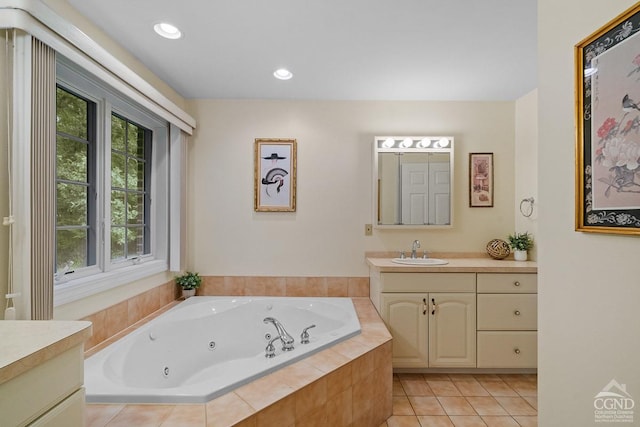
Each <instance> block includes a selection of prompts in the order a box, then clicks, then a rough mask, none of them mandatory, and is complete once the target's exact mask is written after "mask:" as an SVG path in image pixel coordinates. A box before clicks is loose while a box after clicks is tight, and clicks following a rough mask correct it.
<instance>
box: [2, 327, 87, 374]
mask: <svg viewBox="0 0 640 427" xmlns="http://www.w3.org/2000/svg"><path fill="white" fill-rule="evenodd" d="M90 336H91V322H85V321H59V320H2V321H0V384H2V383H4V382H7V381H9V380H10V379H12V378H14V377H17V376H18V375H20V374H22V373H24V372H26V371H28V370H29V369H32V368H33V367H35V366H37V365H39V364H41V363H43V362H46V361H47V360H49V359H51V358H53V357H55V356H57V355H59V354H61V353H63V352H65V351H67V350H69V349H70V348H73V347H75V346H77V345H79V344H82V343H83V342H84V341H85V340H86V339H87V338H89V337H90Z"/></svg>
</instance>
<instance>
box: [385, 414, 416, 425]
mask: <svg viewBox="0 0 640 427" xmlns="http://www.w3.org/2000/svg"><path fill="white" fill-rule="evenodd" d="M387 426H389V427H421V426H420V422H419V421H418V418H417V417H416V416H408V415H392V416H391V417H390V418H389V419H388V420H387Z"/></svg>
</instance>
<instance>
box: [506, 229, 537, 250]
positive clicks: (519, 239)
mask: <svg viewBox="0 0 640 427" xmlns="http://www.w3.org/2000/svg"><path fill="white" fill-rule="evenodd" d="M508 239H509V246H511V248H512V249H513V250H516V251H528V250H529V249H531V248H532V247H533V237H531V234H529V233H528V232H527V231H525V232H524V233H514V234H509V238H508Z"/></svg>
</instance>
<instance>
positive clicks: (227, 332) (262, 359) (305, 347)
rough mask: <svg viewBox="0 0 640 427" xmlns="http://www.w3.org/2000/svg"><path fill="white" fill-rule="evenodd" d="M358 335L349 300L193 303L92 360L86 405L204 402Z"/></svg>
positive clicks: (194, 299) (225, 299) (191, 300)
mask: <svg viewBox="0 0 640 427" xmlns="http://www.w3.org/2000/svg"><path fill="white" fill-rule="evenodd" d="M265 319H267V320H265ZM272 319H275V321H274V320H272ZM312 325H315V327H312V328H311V329H308V330H307V333H308V341H309V342H308V343H306V344H303V343H301V341H303V340H302V335H303V331H304V329H305V328H308V327H309V326H312ZM282 328H284V331H283V329H282ZM284 332H287V333H288V335H289V336H290V337H292V338H293V340H294V342H293V343H291V342H290V341H291V340H290V339H288V338H287V337H286V336H283V335H284ZM359 333H360V322H359V321H358V317H357V315H356V311H355V309H354V307H353V303H352V302H351V299H349V298H293V297H192V298H189V299H187V300H186V301H184V302H182V303H180V304H178V305H177V306H175V307H174V308H172V309H171V310H169V311H167V312H166V313H164V314H162V315H161V316H159V317H157V318H156V319H154V320H152V321H151V322H149V323H147V324H145V325H144V326H142V327H140V328H139V329H137V330H135V331H134V332H132V333H130V334H129V335H127V336H126V337H124V338H122V339H121V340H119V341H117V342H115V343H113V344H112V345H110V346H108V347H106V348H105V349H103V350H101V351H100V352H98V353H96V354H95V355H93V356H91V357H89V358H87V359H86V360H85V388H86V399H87V402H103V403H119V402H122V403H134V402H137V403H203V402H207V401H209V400H211V399H213V398H215V397H217V396H219V395H221V394H224V393H226V392H228V391H230V390H232V389H234V388H236V387H238V386H240V385H243V384H246V383H248V382H250V381H252V380H254V379H256V378H258V377H261V376H263V375H266V374H268V373H270V372H273V371H275V370H276V369H278V368H281V367H283V366H285V365H288V364H290V363H293V362H295V361H297V360H300V359H302V358H304V357H306V356H308V355H310V354H312V353H315V352H317V351H320V350H322V349H324V348H327V347H329V346H331V345H333V344H335V343H337V342H340V341H343V340H345V339H348V338H350V337H352V336H354V335H357V334H359ZM278 336H283V339H279V338H277V337H278ZM285 341H286V342H288V345H287V346H288V347H293V348H292V349H290V350H288V351H285V350H283V347H284V343H285ZM269 343H271V344H272V345H271V346H269ZM267 353H271V354H272V355H273V357H266V354H267Z"/></svg>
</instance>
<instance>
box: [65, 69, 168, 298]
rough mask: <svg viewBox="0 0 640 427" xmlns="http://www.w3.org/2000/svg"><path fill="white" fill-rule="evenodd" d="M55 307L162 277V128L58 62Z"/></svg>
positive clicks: (164, 214) (165, 195)
mask: <svg viewBox="0 0 640 427" xmlns="http://www.w3.org/2000/svg"><path fill="white" fill-rule="evenodd" d="M57 61H58V62H57V67H56V68H57V69H56V73H57V91H56V236H55V240H56V244H55V248H56V271H55V282H54V283H55V295H56V304H62V303H65V302H70V301H73V300H76V299H79V298H83V297H85V296H87V295H90V294H93V293H97V292H101V291H103V290H106V289H109V288H111V287H115V286H119V285H122V284H125V283H128V282H131V281H133V280H137V279H140V278H142V277H145V276H148V275H151V274H154V273H158V272H161V271H165V270H167V265H168V264H167V242H168V239H167V229H168V166H167V163H168V162H167V158H168V124H167V123H166V121H163V120H162V119H160V118H158V117H157V116H155V115H154V114H152V113H150V112H148V111H146V110H145V109H144V108H142V107H141V106H139V105H137V104H135V103H134V102H132V101H131V100H129V99H127V98H126V97H124V96H122V95H121V94H119V93H118V92H116V91H115V90H113V89H112V88H110V87H108V86H107V85H105V84H103V83H101V82H100V81H99V80H97V79H95V78H94V77H92V76H91V75H88V74H87V73H86V72H84V71H82V70H80V69H78V68H77V67H75V66H73V65H72V63H71V62H69V61H67V60H65V58H64V57H59V59H58V60H57Z"/></svg>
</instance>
